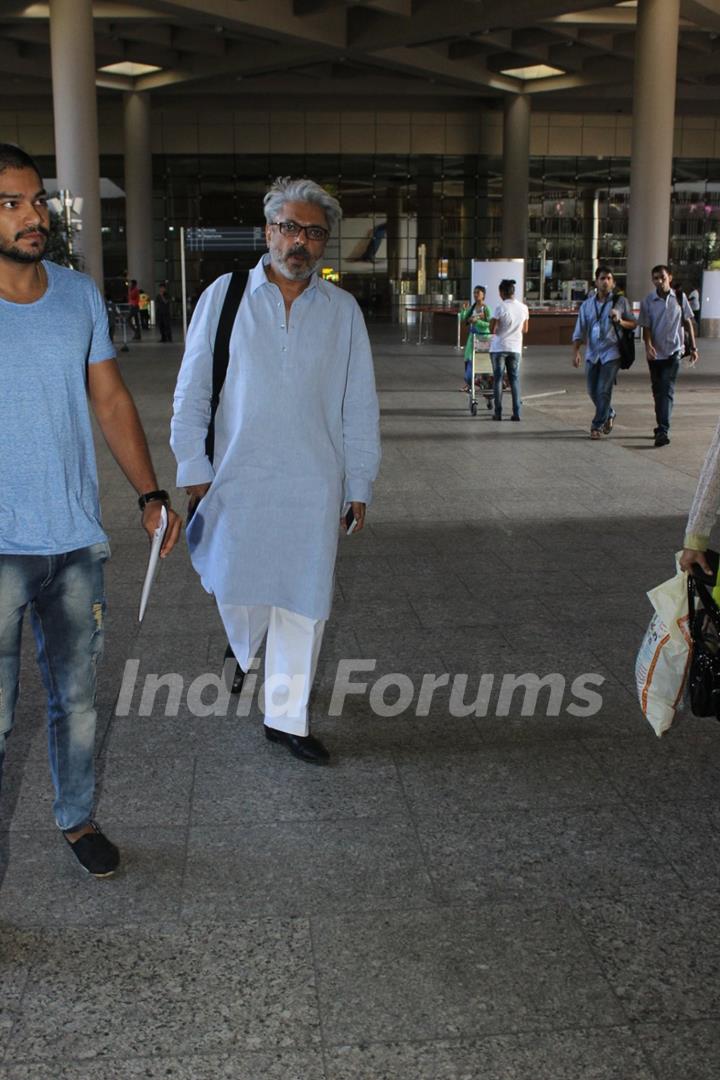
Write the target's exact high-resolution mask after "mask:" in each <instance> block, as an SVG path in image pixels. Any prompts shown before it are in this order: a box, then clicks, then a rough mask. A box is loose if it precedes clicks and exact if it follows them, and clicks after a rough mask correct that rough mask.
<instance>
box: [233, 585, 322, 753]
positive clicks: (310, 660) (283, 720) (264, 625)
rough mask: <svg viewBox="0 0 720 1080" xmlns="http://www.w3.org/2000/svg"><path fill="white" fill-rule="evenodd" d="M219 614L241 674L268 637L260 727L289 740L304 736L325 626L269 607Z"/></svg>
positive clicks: (237, 608)
mask: <svg viewBox="0 0 720 1080" xmlns="http://www.w3.org/2000/svg"><path fill="white" fill-rule="evenodd" d="M218 610H219V612H220V618H221V619H222V621H223V625H224V627H225V633H226V634H227V638H228V641H229V642H230V645H231V646H232V651H233V652H234V653H235V659H236V660H237V662H238V664H239V665H240V667H241V668H242V669H243V671H249V670H250V662H251V660H252V659H253V658H254V657H255V656H257V653H258V651H259V649H260V646H261V645H262V641H263V638H264V637H265V635H266V634H267V646H266V649H265V723H266V724H267V725H268V727H272V728H277V730H278V731H287V732H288V733H289V734H291V735H308V734H309V732H310V718H309V716H308V699H309V697H310V691H311V689H312V684H313V681H314V679H315V672H316V670H317V662H318V657H319V655H320V646H321V644H322V638H323V632H324V630H325V622H326V620H325V619H308V618H307V616H305V615H298V614H297V612H295V611H288V610H287V608H281V607H271V606H270V605H269V604H253V605H251V606H247V605H244V604H218Z"/></svg>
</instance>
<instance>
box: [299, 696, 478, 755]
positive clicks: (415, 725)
mask: <svg viewBox="0 0 720 1080" xmlns="http://www.w3.org/2000/svg"><path fill="white" fill-rule="evenodd" d="M313 731H314V732H315V733H316V734H317V735H318V736H320V737H321V738H322V740H323V742H324V743H325V744H326V745H327V747H328V749H329V750H330V751H331V752H332V753H333V755H334V756H336V757H338V758H340V759H341V760H349V761H353V760H360V761H364V760H368V761H370V760H375V759H377V760H378V761H380V762H382V761H383V760H387V755H388V754H394V756H395V759H396V760H398V761H402V760H403V759H405V758H407V759H416V758H425V757H428V758H434V757H435V756H437V755H438V754H440V753H444V752H445V750H446V749H447V748H452V749H455V750H457V751H462V750H466V749H472V748H479V747H480V745H481V742H482V740H481V737H480V734H479V732H478V730H477V727H476V726H475V724H474V723H473V722H472V720H470V719H468V718H466V717H453V716H448V715H447V713H445V712H444V711H442V710H441V711H440V712H438V711H436V710H432V711H431V713H430V715H429V716H414V715H413V714H412V712H411V711H410V712H408V713H407V714H403V715H402V716H396V717H379V716H373V715H368V710H367V706H366V705H365V704H363V703H357V705H356V706H355V711H353V708H352V706H348V707H346V709H345V710H344V712H343V716H342V717H341V718H338V719H334V718H332V717H327V718H325V719H321V720H319V721H318V722H317V723H314V724H313Z"/></svg>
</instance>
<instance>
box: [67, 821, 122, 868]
mask: <svg viewBox="0 0 720 1080" xmlns="http://www.w3.org/2000/svg"><path fill="white" fill-rule="evenodd" d="M90 824H91V825H92V827H93V829H94V832H91V833H85V834H84V836H81V837H80V838H79V839H78V840H68V838H67V836H66V835H65V833H63V836H64V838H65V842H66V843H67V845H68V846H69V847H70V849H71V850H72V852H73V854H74V855H75V858H76V859H77V861H78V862H79V863H80V865H81V866H82V868H83V870H86V871H87V872H88V874H92V876H93V877H110V876H111V875H112V874H114V873H115V871H116V870H117V868H118V866H119V865H120V852H119V851H118V849H117V848H116V847H115V845H114V844H113V843H111V842H110V841H109V840H108V838H107V836H105V835H104V834H103V833H101V832H100V829H99V828H98V826H97V825H96V824H95V822H94V821H91V822H90ZM71 831H72V832H74V831H75V830H71Z"/></svg>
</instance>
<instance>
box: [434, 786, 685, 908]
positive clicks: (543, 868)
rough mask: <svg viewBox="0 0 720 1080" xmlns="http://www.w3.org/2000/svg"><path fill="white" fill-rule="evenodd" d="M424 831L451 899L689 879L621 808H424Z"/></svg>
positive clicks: (560, 893) (559, 895) (565, 893)
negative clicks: (456, 811)
mask: <svg viewBox="0 0 720 1080" xmlns="http://www.w3.org/2000/svg"><path fill="white" fill-rule="evenodd" d="M418 835H419V838H420V843H421V846H422V848H423V851H424V852H425V858H426V862H427V866H428V869H429V871H430V875H431V877H432V878H433V880H434V881H435V885H436V889H437V891H438V895H439V896H440V897H441V898H442V899H443V900H445V901H448V902H455V901H459V900H473V899H477V900H482V901H484V900H524V899H528V898H529V897H531V896H535V897H537V899H538V900H539V901H542V900H543V899H554V900H557V901H561V900H562V899H563V897H570V896H599V895H603V894H604V895H610V896H618V895H620V896H622V895H625V894H627V893H632V892H633V891H634V890H636V889H648V888H657V889H659V890H663V889H673V888H680V887H682V885H683V880H682V878H681V877H679V876H678V872H676V871H675V870H674V869H673V865H672V863H671V859H670V858H669V857H668V853H667V852H666V850H664V849H663V847H662V846H661V844H660V843H659V842H657V843H653V842H652V840H651V839H650V837H649V836H648V834H647V831H646V830H645V829H644V828H643V827H642V826H641V825H640V824H638V822H637V821H636V819H635V818H634V816H633V815H632V814H631V813H630V811H625V810H623V808H621V807H612V808H605V807H593V808H592V809H589V810H588V809H583V808H582V807H574V808H572V809H570V810H566V811H563V812H556V813H548V812H547V811H543V810H540V809H537V808H536V809H533V810H524V811H521V810H513V809H510V808H508V809H506V810H504V811H503V813H502V814H498V813H497V812H493V811H492V810H489V811H488V812H487V813H484V814H478V813H475V814H471V813H463V814H462V815H455V816H452V817H451V816H449V815H446V814H443V815H438V816H430V815H424V814H423V815H421V816H420V817H419V819H418Z"/></svg>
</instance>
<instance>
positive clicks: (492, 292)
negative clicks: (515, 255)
mask: <svg viewBox="0 0 720 1080" xmlns="http://www.w3.org/2000/svg"><path fill="white" fill-rule="evenodd" d="M503 278H510V279H511V280H512V279H514V280H515V299H516V300H522V299H523V293H524V289H525V260H524V259H484V260H483V259H473V261H472V263H471V264H470V282H471V284H472V287H473V289H474V288H475V287H476V286H477V285H482V287H483V288H484V289H485V303H486V304H487V306H488V307H489V308H490V310H491V311H494V310H495V307H496V305H497V304H499V303H500V293H499V292H498V285H499V284H500V282H501V281H502V280H503Z"/></svg>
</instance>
